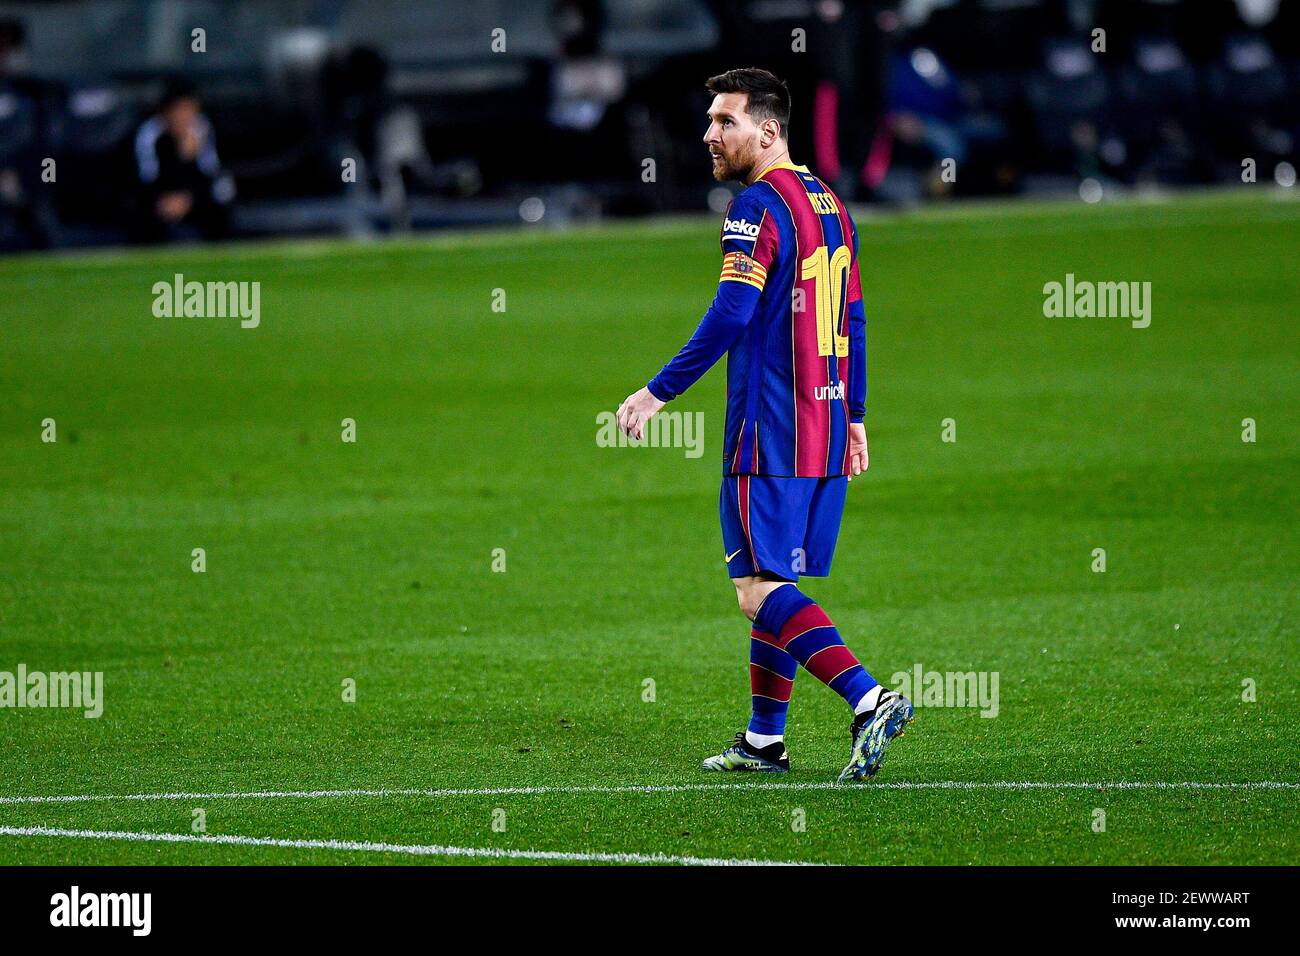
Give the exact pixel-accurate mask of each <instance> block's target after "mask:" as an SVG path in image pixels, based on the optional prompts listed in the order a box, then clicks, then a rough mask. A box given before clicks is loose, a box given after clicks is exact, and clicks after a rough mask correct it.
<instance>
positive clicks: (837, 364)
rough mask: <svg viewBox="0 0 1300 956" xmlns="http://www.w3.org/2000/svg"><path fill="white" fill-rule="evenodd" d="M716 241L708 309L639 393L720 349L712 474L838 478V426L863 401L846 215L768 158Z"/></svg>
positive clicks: (863, 351) (855, 416) (661, 389)
mask: <svg viewBox="0 0 1300 956" xmlns="http://www.w3.org/2000/svg"><path fill="white" fill-rule="evenodd" d="M721 242H722V277H721V281H720V282H719V283H718V292H717V295H716V296H715V298H714V300H713V304H712V305H711V306H710V307H709V310H708V312H706V313H705V315H704V318H703V320H702V321H701V322H700V325H699V327H698V328H697V329H696V331H695V334H694V335H693V336H692V337H691V340H690V341H689V342H687V344H686V345H685V346H684V347H683V348H682V350H681V351H680V352H678V353H677V355H676V356H675V357H674V358H673V359H672V361H670V362H669V363H668V364H667V365H665V366H664V367H663V369H662V370H661V371H660V372H659V374H658V375H656V376H655V377H654V378H653V379H652V380H651V381H650V383H649V388H650V391H651V392H653V393H654V395H655V397H657V398H659V399H660V400H662V401H669V400H671V399H673V398H675V397H676V396H678V395H680V394H681V393H682V392H684V391H685V390H686V389H687V388H689V387H690V386H691V385H693V384H694V383H695V381H696V380H698V379H699V378H700V376H702V375H703V374H704V373H705V372H706V371H708V369H709V368H710V367H711V366H712V365H713V364H714V362H716V361H717V360H718V358H720V357H721V355H722V353H723V352H726V353H727V424H726V432H725V440H724V444H723V471H724V473H726V474H740V475H786V476H799V477H826V476H831V475H843V474H847V473H848V433H849V423H850V422H860V421H862V418H863V416H864V415H865V414H866V400H867V333H866V314H865V311H864V308H863V305H862V287H861V281H860V279H859V277H858V236H857V229H856V227H855V226H854V225H853V220H852V218H850V216H849V213H848V210H846V209H845V208H844V205H843V203H841V202H840V201H839V198H838V197H836V196H835V194H834V193H833V192H831V190H830V188H829V187H828V186H827V185H826V184H825V183H824V182H822V181H821V180H820V179H818V178H817V177H816V176H814V175H813V174H812V173H810V172H809V171H808V169H807V168H806V167H804V166H794V165H792V164H790V163H778V164H776V165H774V166H770V167H768V168H767V169H766V170H764V171H763V173H762V174H761V175H760V176H759V177H758V179H756V180H755V181H754V183H753V185H751V186H749V188H747V189H746V190H745V191H744V192H742V193H740V195H738V196H737V197H736V198H735V199H734V200H733V201H732V203H731V205H730V206H729V207H728V208H727V213H726V216H725V218H724V221H723V226H722V236H721Z"/></svg>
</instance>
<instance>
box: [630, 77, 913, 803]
mask: <svg viewBox="0 0 1300 956" xmlns="http://www.w3.org/2000/svg"><path fill="white" fill-rule="evenodd" d="M707 86H708V89H709V91H710V92H711V93H713V94H714V98H713V104H712V106H711V107H710V109H709V113H708V116H709V129H708V132H707V133H705V135H704V142H705V144H706V145H707V146H708V148H709V153H710V154H711V155H712V157H713V175H714V178H715V179H717V180H719V181H720V182H725V181H727V180H738V181H740V182H742V183H744V184H745V186H746V188H745V190H744V191H743V192H741V193H740V194H739V195H738V196H737V197H736V198H735V199H734V200H733V201H732V203H731V205H730V206H729V207H728V209H727V213H726V216H725V218H724V220H723V225H722V278H721V281H720V282H719V283H718V291H717V295H716V296H715V297H714V300H713V304H712V305H711V306H710V307H709V309H708V311H707V312H706V313H705V314H704V318H703V320H701V322H700V324H699V327H698V328H697V329H696V330H695V334H694V335H692V336H691V339H690V341H689V342H687V343H686V345H685V346H684V347H683V348H682V350H681V351H680V352H678V353H677V355H676V356H675V357H674V358H673V359H672V361H670V362H669V363H668V364H667V365H665V366H664V367H663V369H662V370H661V371H660V372H659V374H658V375H656V376H655V377H654V378H653V379H651V380H650V382H649V384H648V385H647V386H646V387H645V388H642V389H640V390H639V391H637V392H634V393H633V394H632V395H629V396H628V397H627V399H626V400H625V401H624V402H623V404H622V405H621V406H620V407H619V409H618V415H617V420H618V424H619V427H620V428H622V429H623V430H624V431H625V432H626V433H627V434H629V435H631V436H634V437H636V438H638V439H639V438H641V437H642V435H643V432H644V427H645V424H646V422H647V421H648V420H649V419H650V418H651V417H652V416H653V415H654V414H655V413H657V412H658V411H659V410H660V409H661V408H663V407H664V405H665V404H666V403H668V402H670V401H672V400H673V399H674V398H676V397H677V396H678V395H681V394H682V393H683V392H685V391H686V390H687V389H688V388H690V387H691V385H693V384H694V383H695V382H696V381H697V380H698V379H699V378H700V376H702V375H703V374H704V373H705V372H707V371H708V370H709V368H711V367H712V366H713V364H714V363H715V362H716V361H717V360H718V359H719V358H720V357H721V356H722V353H723V352H726V353H727V421H726V431H725V435H726V437H725V441H724V446H723V454H722V468H723V478H722V493H721V496H720V501H719V509H720V511H721V517H722V541H723V546H724V556H725V561H726V563H727V570H728V573H729V574H730V576H731V579H732V583H733V584H735V586H736V597H737V599H738V601H739V602H740V610H741V611H742V612H743V613H744V615H745V616H746V617H747V618H749V619H750V621H752V622H753V628H752V630H751V631H750V641H749V680H750V689H751V692H752V695H751V703H752V708H753V710H752V716H751V718H750V721H749V726H748V728H747V729H746V730H744V731H742V732H740V733H738V734H737V735H736V738H735V741H734V742H733V743H732V745H731V746H729V747H727V748H726V749H725V750H723V751H722V753H720V754H718V755H716V756H713V757H709V758H708V759H707V760H705V761H704V769H706V770H757V771H766V772H776V773H781V772H785V771H787V770H789V769H790V760H789V756H788V754H787V752H786V748H785V719H786V711H787V709H788V708H789V705H790V690H791V688H792V686H793V684H794V679H795V675H796V673H797V672H798V665H803V667H804V668H805V669H806V670H807V671H808V672H809V673H811V674H812V675H813V676H814V677H816V678H817V679H818V680H820V681H822V682H823V683H825V684H827V685H828V686H829V687H830V688H831V690H833V691H835V692H836V693H837V694H839V695H840V696H841V697H842V698H844V700H845V702H846V703H847V704H848V705H849V707H850V708H851V709H852V711H853V719H852V723H851V725H850V731H849V733H850V736H851V738H852V749H851V752H850V758H849V763H848V765H847V766H846V767H845V768H844V770H843V771H842V772H841V773H840V776H839V779H840V780H862V779H864V778H869V777H872V776H874V775H875V773H876V771H877V770H879V769H880V765H881V762H882V761H883V760H884V756H885V749H886V748H887V747H888V746H889V743H890V741H891V740H893V739H894V738H895V737H898V736H900V735H902V733H903V729H904V728H905V727H906V726H907V724H908V722H909V721H910V720H911V719H912V704H911V702H910V701H909V700H907V698H906V697H904V696H902V695H901V694H898V693H896V692H894V691H891V690H887V689H885V688H884V687H882V686H881V685H880V684H878V683H877V682H876V681H875V679H874V678H872V676H871V675H870V674H868V673H867V671H866V670H865V669H864V668H863V666H862V665H861V664H860V663H858V659H857V658H856V657H854V656H853V653H852V652H851V651H850V650H849V649H848V647H846V646H845V644H844V640H843V638H841V637H840V634H839V631H837V630H836V629H835V625H834V624H833V623H831V619H830V618H829V617H827V616H826V612H825V611H823V610H822V609H821V607H819V606H818V605H817V604H816V603H815V602H814V601H813V600H812V599H811V598H809V597H807V596H806V595H805V594H804V593H803V592H802V591H801V590H799V586H798V583H797V582H798V580H799V576H800V575H801V574H804V575H809V576H813V577H825V576H826V575H827V574H829V573H830V568H831V557H832V555H833V554H834V551H835V540H836V537H837V536H838V535H839V527H840V518H841V516H842V514H843V511H844V496H845V490H846V488H847V485H848V482H849V480H850V479H851V477H852V476H853V475H859V474H861V473H862V472H864V471H865V470H866V468H867V461H868V459H867V433H866V428H865V426H864V425H863V424H862V420H863V417H864V416H865V414H866V398H867V344H866V314H865V312H864V310H863V305H862V291H861V288H860V283H859V279H858V264H857V258H858V236H857V230H856V229H855V227H854V225H853V220H852V219H851V218H850V217H849V214H848V211H847V210H846V209H845V208H844V206H843V204H842V203H841V202H840V201H839V199H838V198H836V196H835V195H834V194H833V193H832V192H831V191H830V189H829V188H827V186H826V184H825V183H823V182H822V181H821V180H820V179H818V178H817V177H816V176H814V175H813V174H812V173H810V172H809V171H808V169H807V168H806V167H804V166H796V165H794V164H793V163H791V162H790V154H789V147H788V143H787V137H786V128H787V125H788V123H789V120H790V91H789V90H788V89H787V88H786V86H785V84H784V83H783V82H782V81H781V80H779V79H777V78H776V77H775V76H773V75H772V74H771V73H769V72H767V71H766V70H758V69H742V70H731V71H730V72H727V73H723V74H721V75H719V76H715V77H713V78H712V79H710V80H709V81H708V84H707Z"/></svg>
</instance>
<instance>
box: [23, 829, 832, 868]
mask: <svg viewBox="0 0 1300 956" xmlns="http://www.w3.org/2000/svg"><path fill="white" fill-rule="evenodd" d="M0 836H17V837H70V838H73V839H82V840H129V841H132V842H136V843H204V844H209V845H220V846H272V847H284V848H288V849H294V850H339V851H343V852H351V853H404V854H406V855H408V856H454V857H479V858H486V859H493V860H548V861H564V862H575V863H652V864H653V863H662V864H668V863H672V864H677V865H680V866H817V865H819V864H814V863H800V862H797V861H785V860H743V859H725V858H721V859H720V858H715V857H706V856H670V855H668V854H666V853H570V852H565V851H559V850H503V849H497V848H495V847H473V846H439V845H437V844H430V845H425V844H410V843H371V842H369V841H355V840H287V839H281V838H278V837H250V836H237V835H234V834H226V835H213V834H206V835H201V834H194V833H137V832H134V831H130V830H64V829H59V828H56V827H0Z"/></svg>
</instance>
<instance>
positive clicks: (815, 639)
mask: <svg viewBox="0 0 1300 956" xmlns="http://www.w3.org/2000/svg"><path fill="white" fill-rule="evenodd" d="M754 629H755V633H757V632H758V631H762V632H764V633H765V634H767V635H772V634H775V635H776V642H775V643H776V646H777V647H779V648H780V649H781V650H783V651H785V652H786V653H787V654H788V655H789V656H790V657H792V658H794V659H795V660H796V661H798V662H799V663H800V664H802V665H803V666H804V668H805V669H806V670H807V671H808V673H810V674H812V675H813V676H814V677H816V678H817V679H818V680H819V681H821V682H822V683H823V684H825V685H826V686H828V687H829V688H830V689H831V690H833V691H835V693H837V694H839V695H840V696H841V697H843V698H844V699H845V701H847V702H848V705H849V706H850V707H854V708H856V707H857V706H858V703H859V702H860V701H861V700H862V698H863V697H864V696H865V695H866V694H867V692H868V691H869V690H871V688H873V687H875V686H876V680H875V678H873V677H872V676H871V675H870V674H868V673H867V671H866V668H864V667H863V666H862V665H861V664H859V663H858V659H857V658H856V657H854V656H853V652H852V651H850V650H849V649H848V648H847V647H846V646H845V645H844V639H843V638H842V637H840V632H839V631H837V630H836V629H835V625H834V624H832V623H831V619H830V618H829V617H827V616H826V612H825V611H823V610H822V609H821V608H820V607H819V606H818V605H817V604H816V602H814V601H813V600H812V599H811V598H810V597H808V596H807V595H806V594H804V593H803V592H802V591H800V590H799V589H798V588H797V587H795V586H794V585H793V584H783V585H781V586H780V587H779V588H776V589H775V590H774V591H772V592H770V593H769V594H768V596H767V598H766V600H764V601H763V605H762V607H760V608H759V609H758V613H757V614H756V615H755V616H754ZM751 647H752V641H751ZM752 670H753V668H752V666H751V672H752Z"/></svg>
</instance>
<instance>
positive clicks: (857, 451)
mask: <svg viewBox="0 0 1300 956" xmlns="http://www.w3.org/2000/svg"><path fill="white" fill-rule="evenodd" d="M870 461H871V457H870V455H869V454H868V453H867V426H866V425H864V424H862V423H861V422H853V423H852V424H850V425H849V481H852V480H853V476H854V475H860V474H862V473H863V472H864V471H866V470H867V465H868V464H870Z"/></svg>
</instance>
